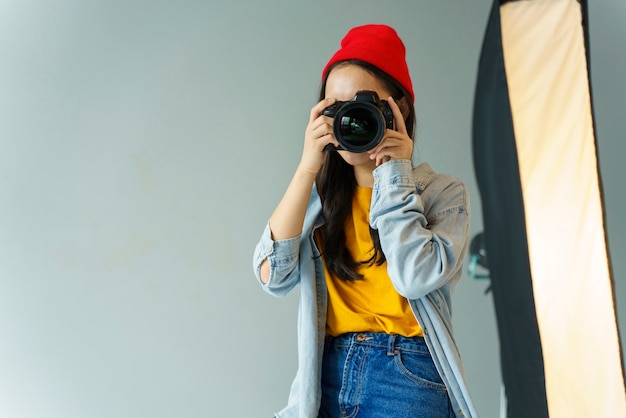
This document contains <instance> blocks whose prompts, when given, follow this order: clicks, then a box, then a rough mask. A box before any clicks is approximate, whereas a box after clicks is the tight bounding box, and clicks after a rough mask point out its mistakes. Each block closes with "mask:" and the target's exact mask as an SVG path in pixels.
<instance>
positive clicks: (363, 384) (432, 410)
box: [318, 333, 455, 418]
mask: <svg viewBox="0 0 626 418" xmlns="http://www.w3.org/2000/svg"><path fill="white" fill-rule="evenodd" d="M454 416H455V415H454V412H453V411H452V407H451V405H450V400H449V398H448V392H447V390H446V386H445V385H444V384H443V381H442V380H441V377H440V376H439V373H438V372H437V369H436V368H435V365H434V363H433V360H432V357H431V355H430V353H429V351H428V347H427V346H426V342H425V341H424V339H423V338H421V337H413V338H408V337H403V336H399V335H389V334H383V333H350V334H344V335H341V336H339V337H328V338H327V339H326V343H325V347H324V360H323V365H322V404H321V407H320V412H319V415H318V418H339V417H341V418H348V417H349V418H352V417H358V418H390V417H393V418H404V417H406V418H422V417H423V418H450V417H454Z"/></svg>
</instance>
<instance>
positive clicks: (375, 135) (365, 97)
mask: <svg viewBox="0 0 626 418" xmlns="http://www.w3.org/2000/svg"><path fill="white" fill-rule="evenodd" d="M321 114H322V115H324V116H330V117H331V118H334V119H335V120H334V121H333V133H334V134H335V138H337V142H339V147H335V146H334V145H332V144H328V145H327V146H326V147H325V148H324V149H325V150H328V151H331V150H334V151H337V150H345V151H350V152H366V151H369V150H371V149H372V148H374V147H376V145H378V144H379V143H380V141H381V140H382V139H383V136H384V135H385V129H387V128H389V129H393V112H392V111H391V108H390V107H389V103H388V102H387V101H386V100H380V99H379V98H378V94H376V92H375V91H369V90H363V91H359V92H357V93H356V95H355V96H354V99H352V100H351V101H347V102H341V101H338V102H335V103H333V104H332V105H330V106H328V107H327V108H326V109H324V110H323V111H322V113H321Z"/></svg>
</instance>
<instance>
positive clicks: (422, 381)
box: [394, 350, 447, 392]
mask: <svg viewBox="0 0 626 418" xmlns="http://www.w3.org/2000/svg"><path fill="white" fill-rule="evenodd" d="M394 363H395V365H396V368H397V369H398V371H399V372H400V374H402V375H403V376H405V377H406V378H408V379H409V380H411V381H412V382H414V383H415V384H417V385H420V386H423V387H426V388H430V389H435V390H438V391H442V392H447V389H446V385H445V384H444V383H443V380H441V376H439V372H438V371H437V368H436V367H435V363H433V359H432V357H431V356H430V354H429V353H428V352H423V351H406V350H398V352H397V354H396V355H395V356H394Z"/></svg>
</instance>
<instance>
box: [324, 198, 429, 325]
mask: <svg viewBox="0 0 626 418" xmlns="http://www.w3.org/2000/svg"><path fill="white" fill-rule="evenodd" d="M371 200H372V189H371V188H366V187H357V189H356V191H355V193H354V198H353V200H352V214H351V215H350V216H348V218H347V219H346V224H345V234H346V246H347V249H348V250H349V251H350V253H351V254H352V257H353V258H354V260H357V261H362V260H368V259H369V258H370V257H371V256H372V254H373V251H374V244H373V242H372V238H371V236H370V231H369V210H370V202H371ZM319 241H320V240H318V242H319ZM324 271H325V273H326V283H327V286H328V313H327V316H326V334H327V335H332V336H337V335H341V334H344V333H346V332H385V333H388V334H399V335H404V336H406V337H414V336H417V335H422V330H421V328H420V326H419V324H418V323H417V320H416V319H415V316H413V312H412V311H411V307H410V306H409V303H408V301H407V299H406V298H404V297H403V296H400V295H399V294H398V292H397V291H396V290H395V289H394V287H393V285H392V283H391V280H390V279H389V275H388V274H387V263H386V262H385V263H383V264H382V265H380V266H378V265H376V264H374V265H368V264H365V265H363V266H360V267H359V268H358V270H357V271H358V272H359V273H360V274H362V275H363V276H364V280H354V281H345V280H341V279H339V278H337V277H335V276H334V275H333V276H330V275H329V273H328V270H327V269H326V264H325V263H324Z"/></svg>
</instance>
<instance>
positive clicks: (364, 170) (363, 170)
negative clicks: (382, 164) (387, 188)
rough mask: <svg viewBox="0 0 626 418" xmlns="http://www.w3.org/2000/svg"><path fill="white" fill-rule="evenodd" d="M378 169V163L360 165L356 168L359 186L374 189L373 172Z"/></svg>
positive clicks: (355, 172)
mask: <svg viewBox="0 0 626 418" xmlns="http://www.w3.org/2000/svg"><path fill="white" fill-rule="evenodd" d="M375 168H376V163H374V162H373V161H372V165H371V166H370V165H369V164H368V165H358V166H354V178H355V179H356V184H357V186H360V187H374V175H373V174H372V172H373V171H374V169H375Z"/></svg>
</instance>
